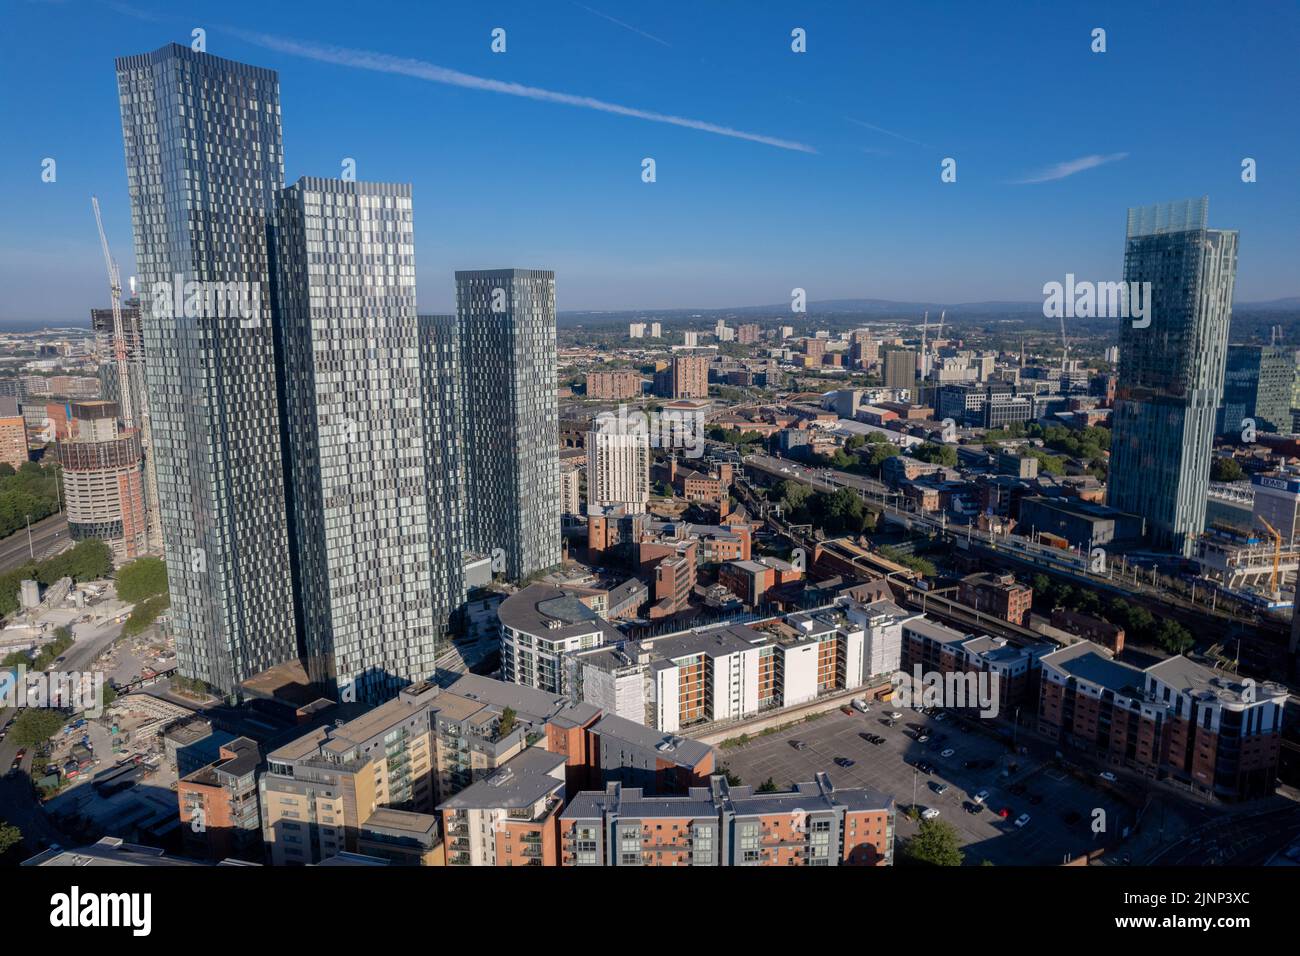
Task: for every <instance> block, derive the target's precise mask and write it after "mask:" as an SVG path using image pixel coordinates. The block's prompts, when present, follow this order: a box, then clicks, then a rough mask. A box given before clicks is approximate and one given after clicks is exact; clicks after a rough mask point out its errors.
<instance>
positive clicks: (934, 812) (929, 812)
mask: <svg viewBox="0 0 1300 956" xmlns="http://www.w3.org/2000/svg"><path fill="white" fill-rule="evenodd" d="M938 815H939V810H938V808H937V807H926V808H925V810H924V811H922V813H921V819H922V820H933V819H934V818H935V817H937V816H938Z"/></svg>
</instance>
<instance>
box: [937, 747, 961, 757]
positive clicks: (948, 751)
mask: <svg viewBox="0 0 1300 956" xmlns="http://www.w3.org/2000/svg"><path fill="white" fill-rule="evenodd" d="M956 752H957V751H955V750H953V749H952V748H951V747H949V748H948V749H947V750H945V751H944V752H943V753H941V754H939V756H940V757H951V756H952V755H953V754H955V753H956Z"/></svg>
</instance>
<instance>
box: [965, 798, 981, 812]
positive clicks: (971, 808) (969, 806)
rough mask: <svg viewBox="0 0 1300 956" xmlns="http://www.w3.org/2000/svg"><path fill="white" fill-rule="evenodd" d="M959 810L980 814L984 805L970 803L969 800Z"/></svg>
mask: <svg viewBox="0 0 1300 956" xmlns="http://www.w3.org/2000/svg"><path fill="white" fill-rule="evenodd" d="M961 808H962V809H963V810H965V811H966V812H967V813H982V812H983V811H984V805H983V804H980V803H971V802H970V801H969V800H968V801H966V802H965V803H963V804H962V805H961Z"/></svg>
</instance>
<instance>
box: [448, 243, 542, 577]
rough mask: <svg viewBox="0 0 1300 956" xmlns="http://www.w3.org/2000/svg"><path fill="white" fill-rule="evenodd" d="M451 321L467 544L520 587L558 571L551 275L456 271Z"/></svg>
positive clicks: (517, 271) (518, 271)
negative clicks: (456, 349) (457, 364)
mask: <svg viewBox="0 0 1300 956" xmlns="http://www.w3.org/2000/svg"><path fill="white" fill-rule="evenodd" d="M456 314H457V324H458V326H459V329H458V332H459V338H460V354H461V375H462V390H463V395H464V407H463V410H462V434H463V437H464V440H463V448H464V471H465V505H466V513H467V519H468V520H467V526H466V538H467V544H468V545H469V547H470V548H471V549H474V550H476V551H481V552H483V553H484V554H489V555H494V556H498V557H500V558H501V563H502V565H503V566H502V567H500V568H499V570H502V571H504V572H505V574H506V576H507V577H509V578H511V579H514V580H519V579H521V578H524V577H527V576H528V575H529V574H531V573H533V572H534V571H539V570H542V569H543V568H548V567H551V566H552V565H555V564H558V563H559V562H560V462H559V456H558V453H557V447H558V442H559V411H558V407H557V397H556V384H555V363H556V350H555V273H554V272H548V271H542V270H535V269H494V270H486V271H475V272H457V273H456ZM494 569H497V568H496V567H495V566H494Z"/></svg>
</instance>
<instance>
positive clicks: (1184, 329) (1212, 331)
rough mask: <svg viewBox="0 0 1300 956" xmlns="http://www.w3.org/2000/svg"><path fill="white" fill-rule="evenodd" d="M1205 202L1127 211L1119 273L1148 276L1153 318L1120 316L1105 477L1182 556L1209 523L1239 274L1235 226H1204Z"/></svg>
mask: <svg viewBox="0 0 1300 956" xmlns="http://www.w3.org/2000/svg"><path fill="white" fill-rule="evenodd" d="M1208 206H1209V200H1208V199H1207V198H1201V199H1188V200H1183V201H1180V202H1173V203H1164V204H1161V205H1156V206H1148V207H1142V208H1135V209H1130V210H1129V212H1128V239H1127V242H1126V244H1125V249H1124V278H1125V280H1126V281H1128V282H1129V283H1142V282H1150V283H1151V295H1150V300H1149V302H1148V307H1149V312H1148V317H1149V319H1150V324H1149V325H1147V326H1146V327H1145V328H1138V327H1135V325H1134V320H1131V319H1125V320H1123V321H1122V322H1121V324H1120V333H1119V374H1118V381H1117V383H1116V389H1115V411H1114V418H1113V422H1112V430H1113V438H1112V441H1111V460H1110V472H1109V475H1108V478H1107V503H1108V504H1110V505H1111V506H1112V507H1115V508H1118V509H1120V510H1121V511H1127V512H1131V513H1133V514H1139V515H1143V516H1145V517H1146V519H1147V527H1148V529H1149V531H1150V534H1151V541H1152V543H1153V544H1154V545H1156V546H1157V547H1161V548H1166V549H1168V550H1171V551H1174V552H1176V553H1179V554H1182V555H1184V556H1190V555H1191V554H1192V553H1193V552H1194V550H1195V547H1196V538H1197V536H1198V535H1200V533H1201V532H1202V531H1203V530H1204V528H1205V505H1206V499H1207V497H1208V494H1207V493H1208V489H1209V481H1210V454H1211V450H1212V447H1213V439H1214V427H1215V413H1216V411H1217V410H1218V407H1219V403H1220V401H1221V400H1222V396H1223V374H1224V364H1225V361H1226V357H1227V351H1228V324H1229V322H1230V321H1231V319H1232V287H1233V282H1234V281H1235V279H1236V275H1237V233H1236V231H1235V230H1220V229H1208V228H1206V217H1207V212H1208ZM1129 288H1130V289H1132V288H1133V286H1131V285H1130V286H1129Z"/></svg>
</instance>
